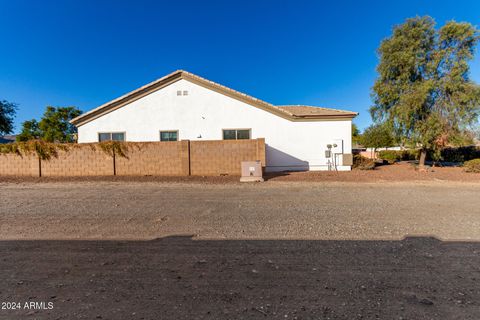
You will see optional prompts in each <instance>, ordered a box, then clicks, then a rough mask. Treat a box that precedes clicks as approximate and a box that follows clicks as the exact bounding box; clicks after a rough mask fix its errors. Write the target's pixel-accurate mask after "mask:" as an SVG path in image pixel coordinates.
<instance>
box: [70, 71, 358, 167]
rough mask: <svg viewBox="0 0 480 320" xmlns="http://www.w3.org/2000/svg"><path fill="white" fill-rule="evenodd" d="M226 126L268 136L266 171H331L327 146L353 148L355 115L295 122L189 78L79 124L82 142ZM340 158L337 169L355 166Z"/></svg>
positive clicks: (210, 134)
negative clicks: (109, 135)
mask: <svg viewBox="0 0 480 320" xmlns="http://www.w3.org/2000/svg"><path fill="white" fill-rule="evenodd" d="M177 90H181V91H182V92H183V91H184V90H187V91H188V96H177ZM222 129H251V138H252V139H255V138H265V143H266V158H267V168H266V169H267V171H283V170H306V169H309V170H326V169H327V168H328V166H327V159H326V158H325V150H326V145H327V144H333V143H336V142H337V141H336V140H338V139H341V140H343V152H344V153H352V143H351V121H350V120H342V121H308V122H307V121H299V122H293V121H289V120H287V119H284V118H281V117H279V116H276V115H274V114H272V113H269V112H267V111H264V110H261V109H259V108H257V107H254V106H251V105H249V104H246V103H244V102H241V101H239V100H236V99H233V98H230V97H228V96H225V95H223V94H221V93H217V92H215V91H211V90H209V89H206V88H204V87H202V86H199V85H196V84H194V83H192V82H189V81H187V80H184V79H181V80H179V81H177V82H175V83H173V84H171V85H169V86H167V87H164V88H162V89H160V90H158V91H155V92H153V93H151V94H149V95H147V96H145V97H143V98H141V99H139V100H136V101H133V102H131V103H130V104H128V105H126V106H123V107H121V108H119V109H117V110H115V111H112V112H110V113H108V114H106V115H103V116H101V117H100V118H97V119H95V120H92V121H90V122H88V123H86V124H84V125H82V126H80V127H79V128H78V142H80V143H83V142H97V141H98V133H99V132H125V133H126V135H125V138H126V140H127V141H160V131H168V130H178V139H179V140H185V139H189V140H221V139H222V138H223V137H222ZM200 136H201V138H199V137H200ZM338 158H339V159H338V160H339V163H338V164H339V166H338V170H350V167H349V166H341V157H340V156H339V157H338Z"/></svg>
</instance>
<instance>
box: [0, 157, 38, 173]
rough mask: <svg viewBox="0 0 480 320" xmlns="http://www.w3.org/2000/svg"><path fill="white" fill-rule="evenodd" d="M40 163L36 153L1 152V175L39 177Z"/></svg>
mask: <svg viewBox="0 0 480 320" xmlns="http://www.w3.org/2000/svg"><path fill="white" fill-rule="evenodd" d="M38 164H39V163H38V158H37V156H35V155H24V156H19V155H16V154H0V176H27V177H28V176H30V177H38V169H39V165H38Z"/></svg>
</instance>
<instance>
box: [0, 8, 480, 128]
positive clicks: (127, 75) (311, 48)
mask: <svg viewBox="0 0 480 320" xmlns="http://www.w3.org/2000/svg"><path fill="white" fill-rule="evenodd" d="M479 12H480V1H473V0H472V1H460V0H457V1H434V0H414V1H413V0H412V1H358V0H357V1H353V0H352V1H328V2H327V1H301V0H297V1H278V0H277V1H259V0H257V1H246V0H242V1H238V2H234V1H187V0H183V1H164V2H161V1H140V0H137V1H125V0H117V1H113V0H112V1H101V0H98V1H91V0H82V1H79V0H77V1H68V0H65V1H48V0H44V1H31V0H30V1H22V0H15V1H13V0H10V1H6V0H0V48H1V49H0V99H6V100H9V101H12V102H16V103H17V104H18V105H19V110H18V114H17V119H16V124H17V130H18V129H19V127H20V123H21V122H22V121H25V120H28V119H32V118H39V117H41V115H42V113H43V111H44V109H45V106H47V105H53V106H66V105H74V106H77V107H79V108H80V109H81V110H83V111H87V110H89V109H92V108H94V107H96V106H98V105H100V104H103V103H104V102H107V101H109V100H111V99H113V98H116V97H117V96H120V95H122V94H124V93H126V92H128V91H131V90H133V89H136V88H137V87H139V86H141V85H143V84H146V83H148V82H150V81H152V80H154V79H157V78H159V77H162V76H163V75H165V74H167V73H170V72H172V71H174V70H176V69H184V70H187V71H190V72H193V73H196V74H198V75H200V76H203V77H206V78H208V79H210V80H213V81H216V82H219V83H221V84H224V85H226V86H229V87H231V88H233V89H236V90H239V91H242V92H245V93H247V94H250V95H253V96H255V97H257V98H260V99H263V100H265V101H268V102H270V103H273V104H308V105H318V106H325V107H332V108H340V109H349V110H354V111H358V112H360V116H359V117H358V118H357V119H356V120H355V122H356V123H357V124H358V125H359V126H360V127H361V128H364V127H365V126H367V125H368V124H369V123H370V115H369V113H368V108H369V107H370V105H371V100H370V88H371V87H372V85H373V82H374V79H375V77H376V73H375V66H376V64H377V62H378V61H377V56H376V53H375V50H376V48H377V47H378V45H379V43H380V41H381V40H382V39H383V38H385V37H387V36H389V35H390V33H391V29H392V26H393V25H395V24H399V23H402V22H403V21H404V20H405V19H406V18H408V17H412V16H415V15H430V16H432V17H433V18H434V19H435V20H436V21H437V23H438V25H442V24H443V23H444V22H445V21H448V20H451V19H455V20H457V21H468V22H471V23H472V24H474V25H477V26H480V14H479ZM477 51H478V50H477ZM471 66H472V69H471V77H472V79H474V80H475V81H477V82H480V57H478V56H477V57H476V58H475V61H473V62H472V65H471Z"/></svg>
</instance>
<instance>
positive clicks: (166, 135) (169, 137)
mask: <svg viewBox="0 0 480 320" xmlns="http://www.w3.org/2000/svg"><path fill="white" fill-rule="evenodd" d="M160 141H178V131H160Z"/></svg>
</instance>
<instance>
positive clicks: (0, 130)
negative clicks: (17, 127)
mask: <svg viewBox="0 0 480 320" xmlns="http://www.w3.org/2000/svg"><path fill="white" fill-rule="evenodd" d="M16 111H17V105H16V104H14V103H11V102H8V101H5V100H3V101H2V100H0V136H3V135H6V134H9V133H12V132H13V119H14V118H15V113H16Z"/></svg>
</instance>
